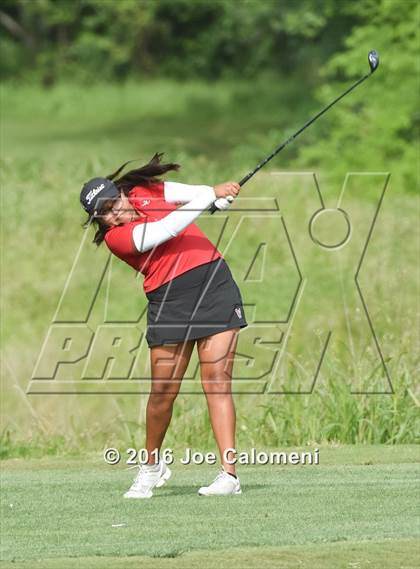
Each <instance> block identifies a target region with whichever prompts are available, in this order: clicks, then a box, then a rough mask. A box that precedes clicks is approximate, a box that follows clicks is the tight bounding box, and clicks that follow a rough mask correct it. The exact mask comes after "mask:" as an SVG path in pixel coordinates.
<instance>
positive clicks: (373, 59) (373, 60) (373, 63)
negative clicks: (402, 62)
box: [368, 49, 379, 73]
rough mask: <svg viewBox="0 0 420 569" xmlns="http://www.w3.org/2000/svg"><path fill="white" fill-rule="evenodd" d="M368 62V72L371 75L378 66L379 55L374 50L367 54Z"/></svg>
mask: <svg viewBox="0 0 420 569" xmlns="http://www.w3.org/2000/svg"><path fill="white" fill-rule="evenodd" d="M368 61H369V67H370V72H371V73H373V72H374V71H376V69H377V67H378V65H379V53H378V52H377V51H375V50H374V49H372V51H370V52H369V53H368Z"/></svg>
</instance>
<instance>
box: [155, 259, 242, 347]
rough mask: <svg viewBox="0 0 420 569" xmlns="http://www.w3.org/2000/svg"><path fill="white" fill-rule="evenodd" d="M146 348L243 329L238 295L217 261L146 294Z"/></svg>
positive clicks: (222, 263) (227, 272) (226, 269)
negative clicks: (233, 329)
mask: <svg viewBox="0 0 420 569" xmlns="http://www.w3.org/2000/svg"><path fill="white" fill-rule="evenodd" d="M146 296H147V298H148V300H149V305H148V310H147V333H146V340H147V343H148V345H149V348H152V347H154V346H160V345H162V344H177V343H179V342H185V341H188V340H196V339H198V338H204V337H205V336H211V335H213V334H217V333H218V332H223V331H225V330H229V329H230V328H238V327H239V328H245V326H248V324H247V322H246V320H245V314H244V309H243V306H242V298H241V293H240V291H239V288H238V286H237V284H236V283H235V281H234V279H233V277H232V273H231V272H230V269H229V267H228V265H227V263H226V261H225V260H224V259H223V258H222V257H220V258H218V259H216V260H214V261H211V262H210V263H205V264H203V265H199V266H198V267H194V269H190V270H189V271H186V272H185V273H183V274H182V275H179V276H178V277H175V278H174V279H172V280H171V281H169V282H167V283H165V284H164V285H162V286H160V287H159V288H157V289H155V290H152V291H151V292H149V293H146Z"/></svg>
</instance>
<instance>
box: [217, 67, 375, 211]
mask: <svg viewBox="0 0 420 569" xmlns="http://www.w3.org/2000/svg"><path fill="white" fill-rule="evenodd" d="M371 75H372V73H366V75H364V76H363V77H361V78H360V79H359V80H358V81H356V83H354V85H352V86H351V87H349V88H348V89H347V90H346V91H344V93H342V94H341V95H340V96H339V97H337V98H336V99H334V101H332V102H331V103H330V104H329V105H327V106H326V107H325V108H324V109H322V111H320V112H319V113H317V114H316V115H315V116H313V117H312V118H311V119H310V120H308V122H306V123H305V124H304V125H303V126H302V127H301V128H300V129H299V130H298V131H296V132H295V133H294V134H292V136H290V137H289V138H288V139H287V140H286V141H285V142H283V143H282V144H280V146H277V148H275V150H273V152H272V153H271V154H270V155H269V156H267V158H265V159H264V160H262V161H261V162H260V163H259V164H258V165H257V166H256V167H255V168H254V169H253V170H252V171H251V172H249V173H248V174H247V175H246V176H245V177H244V178H242V180H241V181H240V182H239V185H240V186H241V187H242V186H243V185H244V184H246V183H247V182H248V180H250V179H251V178H252V176H254V174H256V173H257V172H258V171H259V170H261V168H262V167H263V166H265V165H266V164H267V162H269V161H270V160H271V159H272V158H274V156H276V155H277V154H278V153H279V152H280V151H281V150H283V148H285V147H286V146H287V145H288V144H290V143H291V142H292V141H293V140H295V138H297V137H298V136H299V135H300V134H301V133H302V132H303V131H304V130H305V129H306V128H308V126H310V125H311V124H312V123H313V122H315V121H316V120H317V119H319V117H320V116H322V115H323V114H324V113H326V112H327V111H328V109H330V108H331V107H332V106H333V105H335V104H336V103H338V101H340V100H341V99H342V98H343V97H345V96H346V95H348V94H349V93H350V91H353V89H355V88H356V87H357V86H358V85H360V83H363V81H365V79H367V78H368V77H370V76H371ZM209 211H210V212H211V213H212V214H213V213H214V212H215V211H217V207H216V206H215V205H214V204H213V205H212V206H211V207H210V210H209Z"/></svg>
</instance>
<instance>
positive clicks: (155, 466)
mask: <svg viewBox="0 0 420 569" xmlns="http://www.w3.org/2000/svg"><path fill="white" fill-rule="evenodd" d="M143 467H144V468H146V470H151V471H152V472H155V471H157V470H159V468H160V463H159V462H157V463H156V464H144V465H143Z"/></svg>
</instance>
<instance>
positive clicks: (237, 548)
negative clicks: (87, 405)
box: [1, 445, 419, 569]
mask: <svg viewBox="0 0 420 569" xmlns="http://www.w3.org/2000/svg"><path fill="white" fill-rule="evenodd" d="M277 450H279V449H277ZM282 450H285V449H282ZM289 450H291V449H289ZM181 456H182V453H181V451H179V453H175V457H176V458H177V459H178V457H181ZM215 471H216V470H215V467H208V466H189V467H186V466H182V465H180V464H179V463H178V462H176V463H175V465H174V466H173V477H172V479H171V480H170V482H169V483H168V484H167V485H166V486H164V487H163V488H161V489H160V490H157V491H156V493H155V496H154V497H153V498H152V499H151V500H142V501H128V500H124V499H123V498H122V493H123V492H124V491H125V489H126V488H127V487H128V485H129V484H130V481H131V478H132V475H133V473H134V471H133V470H129V471H127V470H126V469H125V467H124V466H123V465H120V466H118V467H112V466H108V465H105V464H104V463H103V462H102V461H101V458H100V457H99V456H90V457H89V458H86V459H85V460H83V461H82V460H77V459H73V460H64V459H57V458H56V459H51V458H49V459H41V460H27V461H22V460H9V461H6V462H4V463H3V469H2V516H1V518H2V559H3V560H4V561H5V562H8V563H4V567H14V568H20V567H22V568H23V567H38V566H39V567H46V568H53V567H54V568H55V567H60V568H64V567H76V566H77V567H83V568H90V567H92V568H94V567H123V566H124V567H134V566H144V567H148V566H150V567H152V566H153V567H158V568H159V569H160V568H166V567H173V568H179V567H181V566H183V567H186V566H188V567H198V566H200V567H203V568H204V567H205V568H206V569H207V568H212V567H216V566H219V567H220V566H228V565H229V564H230V563H231V562H233V563H234V565H235V566H241V567H246V568H248V567H249V568H251V567H256V566H258V567H260V566H261V567H272V566H276V567H284V568H286V567H287V568H288V569H289V568H294V567H308V568H309V567H311V568H312V567H313V568H315V569H317V568H320V569H321V568H323V569H326V568H331V569H332V568H337V567H338V568H341V567H343V568H344V567H346V568H348V567H360V568H364V567H366V568H367V567H368V568H369V569H371V568H372V567H378V568H379V567H381V568H389V569H391V568H392V569H395V568H398V567H400V568H403V567H405V568H408V567H412V568H413V567H418V562H419V550H418V541H417V539H418V537H419V524H418V521H419V518H418V497H419V496H418V492H419V487H418V478H419V449H418V447H415V446H410V445H400V446H397V447H395V446H391V447H386V446H355V447H339V446H337V447H322V448H321V450H320V465H318V466H286V467H284V466H283V467H282V466H261V465H257V466H246V467H244V466H243V467H241V468H240V471H239V474H240V477H241V482H242V486H243V495H242V496H234V497H229V498H227V499H226V498H214V499H212V498H200V497H198V496H197V494H196V491H197V488H198V487H199V486H200V485H202V484H203V483H205V482H207V481H209V480H211V478H212V477H213V475H214V474H215ZM119 524H122V525H120V526H119V527H112V526H113V525H119ZM270 564H271V565H270Z"/></svg>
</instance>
